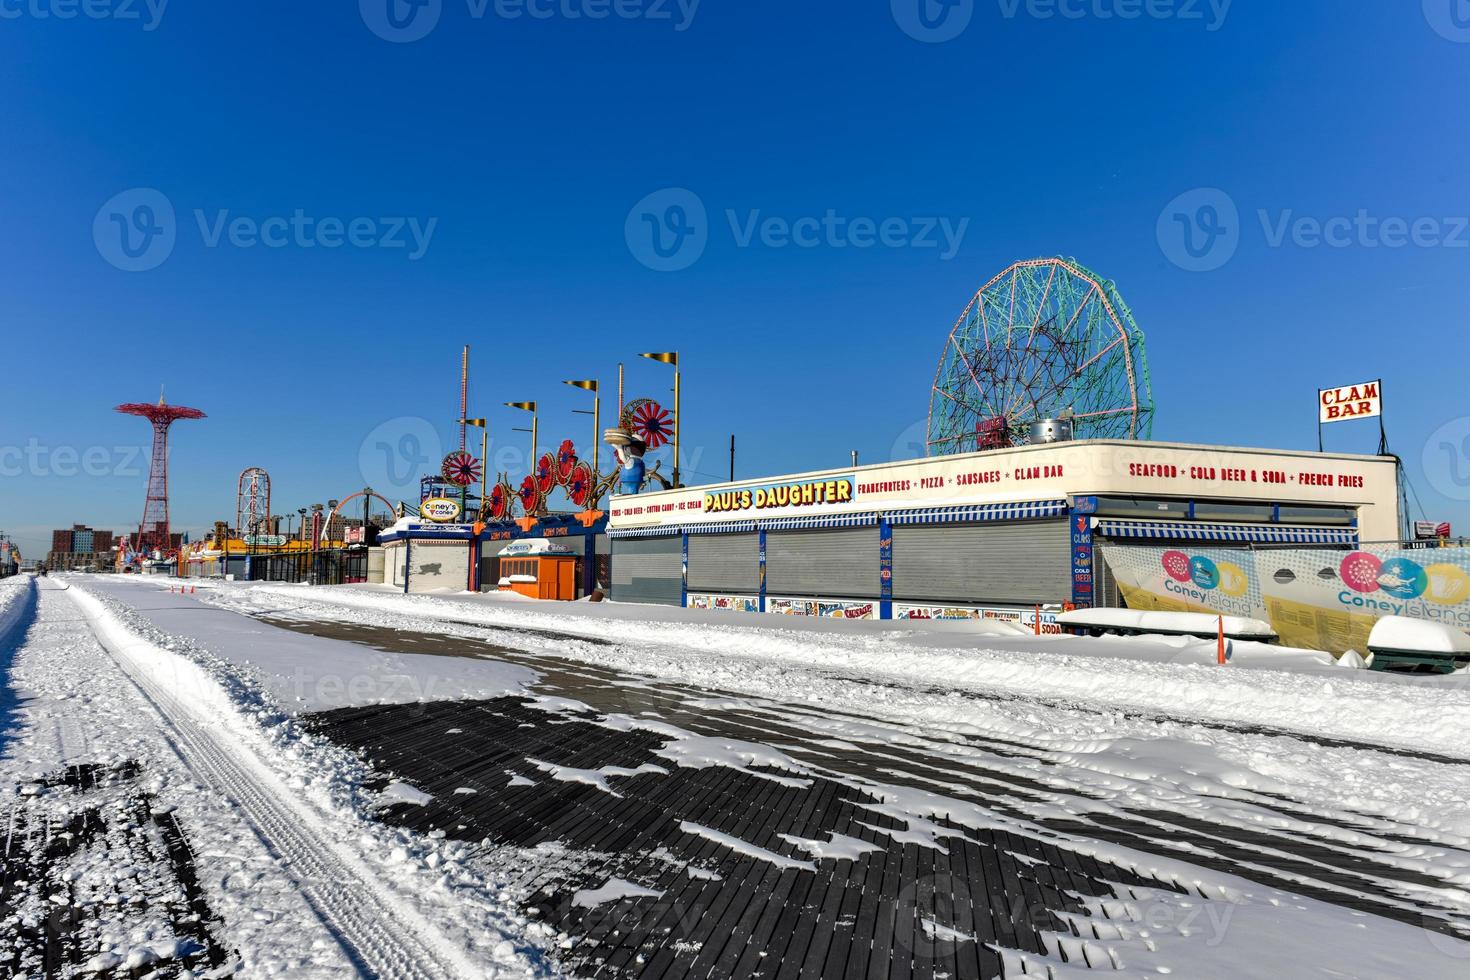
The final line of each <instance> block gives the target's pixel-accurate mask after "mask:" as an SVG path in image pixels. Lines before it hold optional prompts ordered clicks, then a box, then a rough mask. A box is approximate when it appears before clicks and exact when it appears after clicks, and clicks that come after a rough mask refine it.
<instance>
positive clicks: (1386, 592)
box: [1103, 546, 1470, 653]
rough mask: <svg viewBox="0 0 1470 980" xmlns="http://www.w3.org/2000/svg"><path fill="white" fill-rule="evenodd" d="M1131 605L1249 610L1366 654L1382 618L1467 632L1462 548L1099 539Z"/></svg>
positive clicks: (1304, 635)
mask: <svg viewBox="0 0 1470 980" xmlns="http://www.w3.org/2000/svg"><path fill="white" fill-rule="evenodd" d="M1103 554H1104V558H1105V560H1106V561H1107V563H1108V568H1109V569H1110V570H1111V571H1112V573H1113V577H1114V580H1115V581H1116V582H1117V583H1118V588H1119V590H1120V591H1121V592H1122V593H1123V597H1124V599H1125V600H1126V601H1127V603H1128V605H1129V607H1130V608H1134V609H1160V610H1168V611H1173V612H1215V613H1223V614H1226V615H1235V616H1251V617H1253V618H1256V619H1264V620H1266V621H1267V622H1269V623H1270V624H1271V627H1272V629H1274V630H1275V631H1276V632H1277V634H1278V635H1279V636H1280V637H1281V642H1282V644H1283V645H1285V646H1290V647H1304V648H1308V649H1314V650H1327V651H1330V652H1332V653H1343V652H1344V651H1347V650H1357V651H1359V652H1360V653H1362V652H1367V646H1368V634H1369V633H1370V632H1371V631H1372V629H1373V624H1374V623H1375V622H1376V621H1377V620H1378V619H1380V618H1382V617H1384V616H1407V617H1409V618H1411V619H1423V620H1428V621H1432V622H1437V623H1445V624H1446V625H1450V626H1456V627H1458V628H1460V629H1462V630H1466V631H1470V549H1466V548H1443V549H1415V550H1412V551H1407V550H1399V549H1394V548H1365V549H1363V550H1361V551H1352V552H1344V551H1325V550H1317V549H1309V548H1282V549H1265V550H1259V551H1246V550H1239V549H1236V550H1231V549H1208V548H1191V549H1188V550H1173V549H1171V550H1165V549H1161V548H1140V547H1112V546H1109V547H1107V548H1106V549H1105V550H1104V552H1103Z"/></svg>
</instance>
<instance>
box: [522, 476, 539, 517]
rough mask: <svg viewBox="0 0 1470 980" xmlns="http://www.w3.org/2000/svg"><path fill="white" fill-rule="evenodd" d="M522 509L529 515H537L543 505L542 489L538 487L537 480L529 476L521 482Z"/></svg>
mask: <svg viewBox="0 0 1470 980" xmlns="http://www.w3.org/2000/svg"><path fill="white" fill-rule="evenodd" d="M520 497H521V507H522V509H524V510H525V512H526V513H527V514H534V513H536V510H537V507H538V506H539V505H540V503H541V488H540V487H538V486H537V485H536V478H535V477H534V476H528V477H526V478H525V479H524V480H522V481H521V490H520Z"/></svg>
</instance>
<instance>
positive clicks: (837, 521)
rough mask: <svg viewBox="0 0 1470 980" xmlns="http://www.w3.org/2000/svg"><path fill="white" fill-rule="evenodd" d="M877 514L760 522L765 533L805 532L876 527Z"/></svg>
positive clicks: (825, 515)
mask: <svg viewBox="0 0 1470 980" xmlns="http://www.w3.org/2000/svg"><path fill="white" fill-rule="evenodd" d="M877 524H878V515H877V514H824V515H820V516H817V517H777V518H774V519H772V520H769V521H761V527H762V528H763V529H764V530H767V531H807V530H811V529H812V528H820V527H876V526H877Z"/></svg>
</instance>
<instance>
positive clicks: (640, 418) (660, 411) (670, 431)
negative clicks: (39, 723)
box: [623, 398, 676, 449]
mask: <svg viewBox="0 0 1470 980" xmlns="http://www.w3.org/2000/svg"><path fill="white" fill-rule="evenodd" d="M675 421H676V420H675V419H674V417H673V416H672V415H670V414H669V413H668V412H667V411H665V410H664V407H663V406H662V405H660V404H659V403H658V402H656V401H654V400H653V399H651V398H638V399H635V400H634V401H632V402H629V403H628V406H627V408H625V409H624V410H623V428H625V429H627V430H628V431H629V432H631V433H633V435H635V436H637V437H638V438H639V439H641V440H643V444H644V445H645V446H647V447H648V448H649V449H657V448H658V447H659V446H662V445H664V444H665V443H667V442H669V441H670V440H672V439H673V438H674V425H675Z"/></svg>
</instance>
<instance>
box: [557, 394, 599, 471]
mask: <svg viewBox="0 0 1470 980" xmlns="http://www.w3.org/2000/svg"><path fill="white" fill-rule="evenodd" d="M562 384H564V385H571V386H572V387H573V388H581V389H582V390H583V391H590V392H592V477H593V479H594V480H601V479H602V470H601V469H600V468H599V467H598V463H597V460H598V456H597V451H598V449H599V447H600V445H601V442H602V421H601V420H602V395H601V393H600V392H599V391H598V385H597V382H596V381H563V382H562ZM572 411H574V412H576V413H577V414H578V415H586V414H587V411H586V410H585V409H581V408H576V409H573V410H572Z"/></svg>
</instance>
